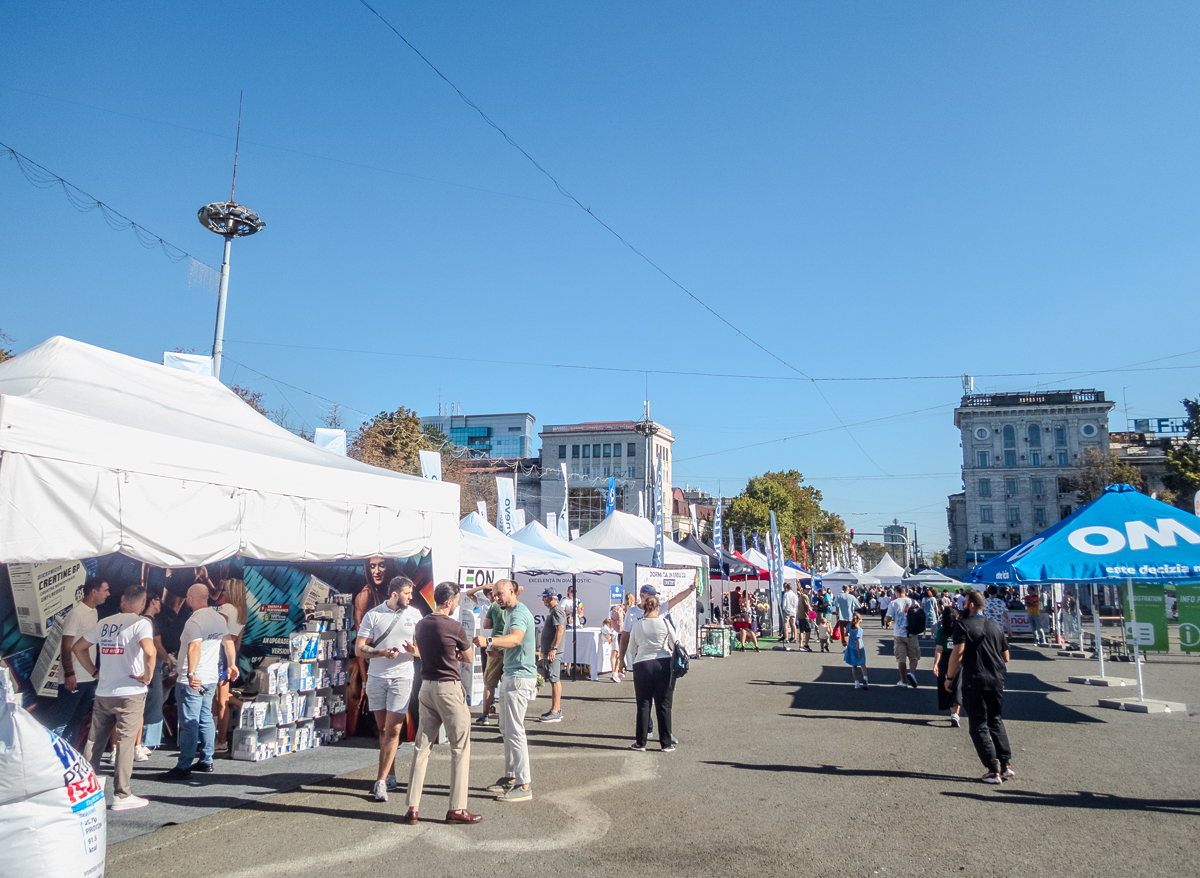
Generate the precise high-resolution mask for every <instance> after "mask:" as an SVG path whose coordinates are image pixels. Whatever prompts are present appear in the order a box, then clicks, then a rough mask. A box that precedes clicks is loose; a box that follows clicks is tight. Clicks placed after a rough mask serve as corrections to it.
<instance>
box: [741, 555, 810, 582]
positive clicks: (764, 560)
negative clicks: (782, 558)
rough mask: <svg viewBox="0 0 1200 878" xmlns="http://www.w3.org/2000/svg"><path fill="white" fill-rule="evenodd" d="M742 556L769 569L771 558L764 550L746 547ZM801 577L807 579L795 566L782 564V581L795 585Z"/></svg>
mask: <svg viewBox="0 0 1200 878" xmlns="http://www.w3.org/2000/svg"><path fill="white" fill-rule="evenodd" d="M742 557H743V558H745V559H746V560H747V561H749V562H750V563H751V564H755V565H757V566H759V567H761V568H763V569H764V570H770V569H771V559H770V558H768V557H767V555H766V553H765V552H760V551H759V550H758V549H755V548H754V547H751V548H749V549H747V550H746V551H744V552H742ZM801 579H803V580H806V581H807V580H808V577H807V576H805V575H804V574H803V573H801V572H800V571H799V570H797V569H796V568H795V567H788V566H787V565H784V568H783V581H784V582H786V583H790V584H792V585H795V584H797V583H799V582H800V580H801Z"/></svg>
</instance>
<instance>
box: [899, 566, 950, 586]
mask: <svg viewBox="0 0 1200 878" xmlns="http://www.w3.org/2000/svg"><path fill="white" fill-rule="evenodd" d="M904 582H905V583H906V584H907V583H913V584H915V585H942V586H946V585H962V582H961V581H959V580H957V579H954V578H953V577H950V576H947V575H946V574H945V573H942V572H941V571H940V570H934V569H933V568H926V569H925V570H922V571H921V572H920V573H917V574H914V575H913V576H909V577H908V578H906V579H905V580H904Z"/></svg>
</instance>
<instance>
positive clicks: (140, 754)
mask: <svg viewBox="0 0 1200 878" xmlns="http://www.w3.org/2000/svg"><path fill="white" fill-rule="evenodd" d="M133 761H134V762H149V761H150V748H149V747H142V746H140V745H139V746H138V748H137V753H135V754H133Z"/></svg>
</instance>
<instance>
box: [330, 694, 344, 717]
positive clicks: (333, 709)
mask: <svg viewBox="0 0 1200 878" xmlns="http://www.w3.org/2000/svg"><path fill="white" fill-rule="evenodd" d="M329 712H330V713H345V712H346V696H345V695H344V694H343V693H341V692H334V693H333V694H332V695H331V696H330V698H329Z"/></svg>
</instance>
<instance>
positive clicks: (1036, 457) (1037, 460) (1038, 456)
mask: <svg viewBox="0 0 1200 878" xmlns="http://www.w3.org/2000/svg"><path fill="white" fill-rule="evenodd" d="M1029 462H1030V463H1032V464H1033V465H1034V466H1041V465H1042V452H1040V451H1031V452H1029Z"/></svg>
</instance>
